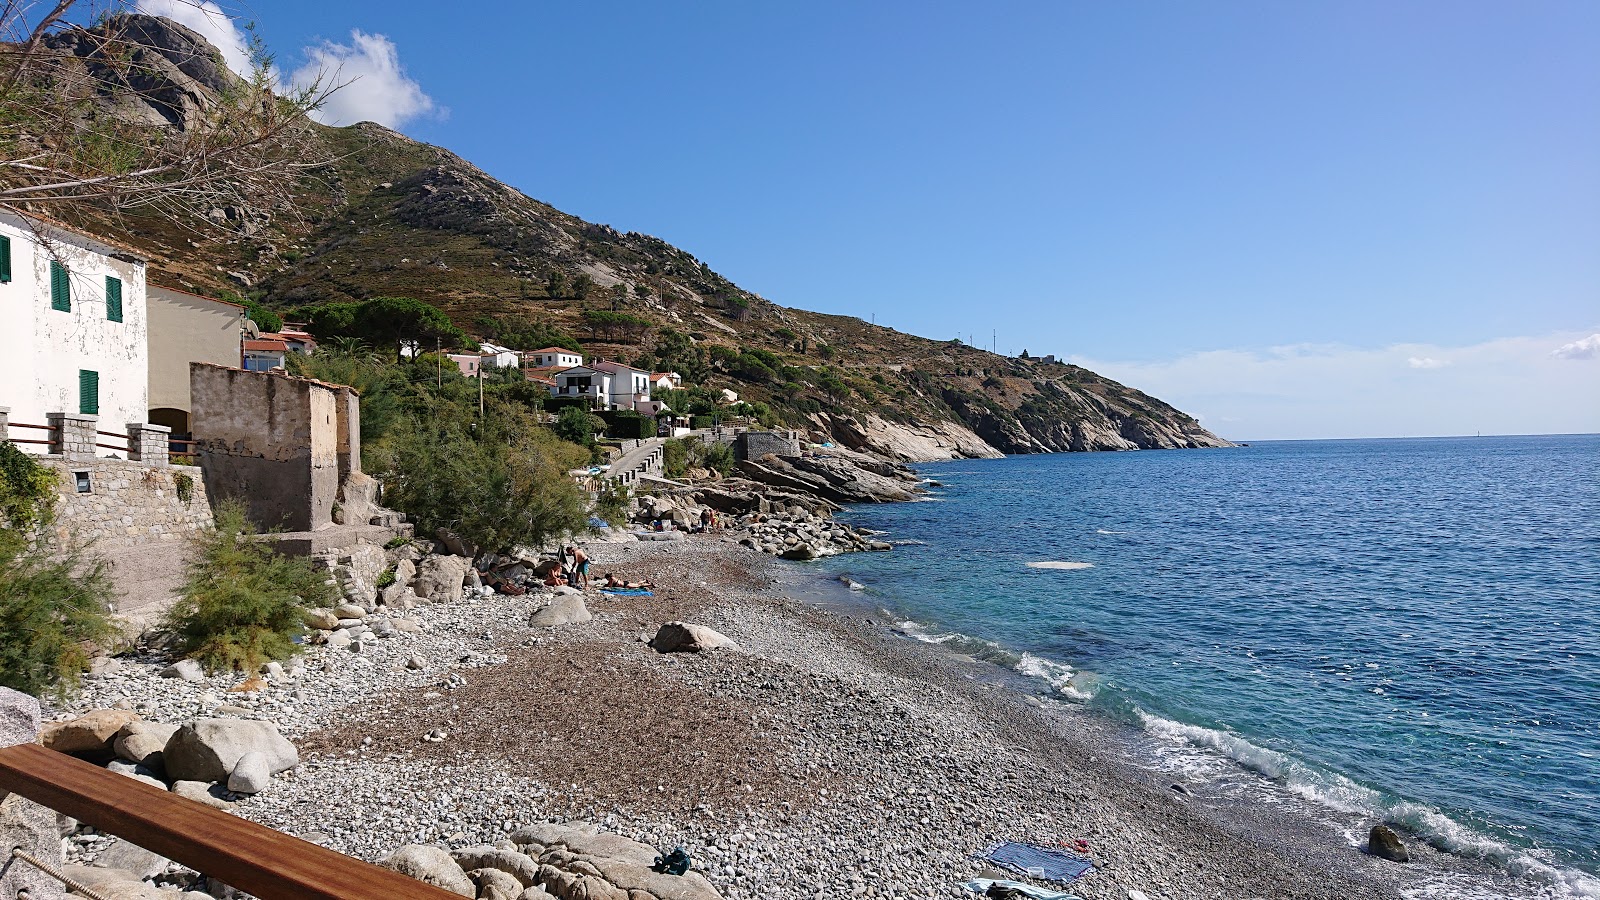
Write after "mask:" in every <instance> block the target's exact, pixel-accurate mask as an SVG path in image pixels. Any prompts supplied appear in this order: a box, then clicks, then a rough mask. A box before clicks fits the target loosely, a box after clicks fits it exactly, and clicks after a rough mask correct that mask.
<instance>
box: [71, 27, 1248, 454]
mask: <svg viewBox="0 0 1600 900" xmlns="http://www.w3.org/2000/svg"><path fill="white" fill-rule="evenodd" d="M141 31H142V32H144V33H151V34H160V35H162V37H161V39H160V40H157V41H153V42H152V43H153V45H154V46H156V47H157V49H158V50H159V49H160V48H161V47H171V46H178V45H184V44H186V43H188V42H190V41H201V40H202V39H200V38H199V37H198V35H194V34H193V32H188V31H187V29H183V28H182V26H178V25H175V24H172V23H168V22H165V21H164V20H160V21H157V20H152V22H151V23H150V24H149V26H148V27H145V28H143V29H141ZM162 52H166V51H162ZM184 88H185V90H186V91H187V92H188V94H190V95H193V94H195V93H203V92H204V91H205V90H207V88H206V86H205V85H204V84H199V83H194V82H190V83H188V84H186V85H184ZM316 138H317V143H318V144H320V146H321V147H323V148H324V149H325V157H324V158H325V159H326V160H327V161H328V162H327V163H326V165H323V166H322V167H320V168H319V169H318V170H316V171H315V172H314V173H312V174H310V175H308V176H307V177H306V178H304V179H303V181H302V182H301V184H300V188H299V190H298V191H297V198H298V199H297V202H296V203H295V204H293V206H292V208H284V209H276V210H251V209H219V210H214V211H212V214H211V221H212V227H210V228H208V229H205V230H204V231H203V232H202V233H199V234H196V233H192V232H191V231H189V230H187V229H181V228H178V227H175V226H173V225H171V224H170V223H166V222H161V221H157V220H153V219H141V218H139V217H137V216H126V215H125V216H123V217H120V218H117V217H110V216H106V217H97V220H96V221H93V222H91V223H88V224H91V225H92V226H94V227H96V228H97V229H100V230H104V231H109V232H111V233H112V236H114V237H120V238H122V239H123V240H126V241H128V242H130V243H133V244H135V245H138V246H141V247H143V248H146V249H147V250H148V251H149V252H150V253H151V254H152V256H153V257H154V261H153V263H152V265H153V268H154V270H155V275H154V277H155V278H156V280H164V281H166V282H169V283H175V284H177V285H178V286H182V287H185V288H189V289H191V290H197V291H201V292H206V291H213V292H214V291H217V290H221V289H231V290H235V291H239V292H241V293H248V294H250V295H251V296H254V297H257V298H259V299H261V300H262V301H263V302H265V303H267V304H268V305H270V306H273V307H275V308H279V309H282V310H285V311H291V310H294V309H296V308H300V307H303V306H306V305H311V304H317V303H322V302H329V301H350V300H362V299H367V298H371V297H381V296H409V297H416V298H418V299H421V300H425V301H427V302H429V303H432V304H434V305H436V306H438V307H440V308H441V309H443V310H445V311H446V312H447V313H448V314H449V315H450V317H451V318H452V320H453V321H454V322H455V323H456V324H457V325H459V326H460V327H462V328H463V329H464V330H466V331H467V332H468V333H469V334H473V335H480V336H488V337H493V336H494V335H495V334H497V333H504V332H511V333H516V332H518V331H521V332H524V333H526V332H527V331H530V330H534V329H535V328H536V327H537V328H538V329H540V331H539V333H546V334H548V333H550V332H551V331H555V332H563V333H566V334H569V335H571V336H573V337H576V338H577V339H579V340H580V341H581V342H582V344H583V347H584V350H585V351H586V352H587V353H590V354H598V355H602V356H604V357H606V358H611V359H620V360H623V361H627V362H632V363H637V364H640V365H646V366H651V367H656V368H671V369H674V370H676V371H679V372H681V373H683V374H684V375H685V376H686V377H687V378H688V380H689V381H690V382H691V383H695V384H697V385H699V386H702V387H706V388H711V389H713V390H720V389H723V388H727V389H731V390H733V391H735V392H737V393H738V394H739V395H740V397H741V398H742V399H744V400H749V401H758V402H761V403H765V404H767V405H768V406H769V407H770V408H771V410H772V415H771V416H770V417H769V418H770V419H775V420H777V421H781V422H783V423H784V424H787V425H790V426H792V427H801V428H806V429H809V430H811V431H812V432H814V434H815V436H816V437H818V438H828V437H831V438H832V439H834V440H836V441H838V442H840V443H842V444H845V445H847V446H851V447H856V448H863V449H868V450H872V451H875V452H879V453H882V454H885V455H888V456H891V457H898V458H902V459H934V458H947V457H952V456H993V455H997V453H1033V452H1044V451H1063V450H1120V449H1134V448H1180V447H1218V446H1229V444H1228V442H1226V441H1224V440H1222V439H1220V438H1218V437H1216V436H1215V435H1213V434H1211V433H1210V432H1208V431H1206V430H1205V429H1204V428H1202V427H1200V425H1199V423H1198V422H1197V421H1196V420H1195V419H1193V418H1192V417H1190V416H1188V415H1186V414H1184V413H1183V412H1181V411H1179V410H1177V409H1175V408H1173V407H1171V406H1169V405H1168V404H1166V403H1163V402H1161V401H1160V400H1157V399H1155V398H1153V397H1150V396H1147V395H1145V394H1143V393H1140V392H1139V391H1137V390H1134V389H1131V388H1128V387H1125V386H1123V385H1120V384H1117V383H1116V382H1114V381H1110V380H1109V379H1105V378H1102V377H1100V376H1098V375H1096V374H1094V373H1093V372H1090V371H1088V370H1086V369H1082V368H1078V367H1076V366H1069V365H1060V364H1049V365H1047V364H1044V363H1042V362H1038V361H1030V360H1019V359H1013V358H1008V357H1003V356H998V355H995V354H991V353H988V352H985V351H982V350H978V349H975V348H972V347H967V346H964V345H962V344H960V343H957V342H940V341H933V340H928V339H925V338H920V337H916V336H913V335H908V334H904V333H901V332H897V331H894V330H892V329H889V328H884V327H879V326H874V325H870V324H867V323H866V322H863V321H861V320H860V319H857V318H853V317H847V316H833V315H823V314H820V313H813V312H807V311H804V310H797V309H789V308H785V307H783V306H779V305H778V304H776V303H773V302H771V301H769V300H767V299H765V298H763V297H761V296H759V295H757V294H755V293H752V292H750V291H748V290H746V289H744V288H742V287H740V286H738V285H735V284H733V283H732V282H730V281H728V280H727V279H725V278H723V277H722V276H720V275H718V274H717V273H716V272H715V271H713V270H712V269H711V267H710V266H709V265H707V264H706V263H705V262H702V261H701V260H699V259H696V258H695V257H694V256H693V255H691V254H690V253H688V252H686V251H683V250H680V249H678V248H676V247H673V246H671V245H669V244H667V243H666V242H664V241H662V240H660V239H658V238H654V237H651V236H649V235H643V234H638V233H634V232H627V233H623V232H618V231H617V230H615V229H613V228H611V227H609V226H606V225H599V224H594V223H590V222H585V221H583V220H582V219H579V218H577V217H575V216H571V215H568V214H567V213H564V212H561V211H560V210H557V209H555V208H553V207H551V206H549V205H547V204H544V203H541V202H539V201H538V200H535V199H533V198H531V197H528V196H526V195H524V194H522V193H521V192H519V191H517V190H515V189H513V188H511V187H508V186H507V185H505V184H502V183H501V182H499V181H497V180H495V179H494V178H493V177H491V176H490V175H488V174H486V173H484V172H482V171H480V170H479V169H477V168H476V167H474V166H473V165H471V164H470V163H468V162H466V161H465V160H463V159H461V158H460V157H458V156H456V155H455V154H453V153H451V152H449V151H448V150H445V149H442V148H440V147H435V146H431V145H428V144H422V143H419V142H416V141H413V140H411V139H409V138H407V137H405V136H404V135H401V134H398V133H396V132H394V131H391V130H389V129H386V128H383V127H381V126H377V125H374V124H371V123H363V124H359V125H355V126H351V127H348V128H328V127H322V126H317V127H316ZM521 349H535V348H531V347H529V348H521Z"/></svg>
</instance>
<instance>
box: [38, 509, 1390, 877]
mask: <svg viewBox="0 0 1600 900" xmlns="http://www.w3.org/2000/svg"><path fill="white" fill-rule="evenodd" d="M589 550H590V553H591V555H592V557H593V558H594V561H595V569H596V571H597V572H601V573H603V572H615V573H617V574H618V575H620V576H623V577H625V578H634V579H639V578H648V579H650V580H653V581H654V582H655V584H656V585H657V589H656V591H655V595H654V596H653V597H609V596H602V595H600V594H598V593H596V592H590V593H588V594H587V595H586V598H585V599H586V602H587V605H588V607H589V610H590V612H591V613H592V614H593V616H594V618H593V620H592V621H589V622H584V623H581V624H573V625H564V626H560V627H555V628H536V627H530V626H529V625H528V624H527V622H528V619H529V615H530V614H531V613H532V612H533V611H534V610H536V609H538V608H539V607H541V606H543V605H544V604H545V603H546V602H547V601H548V599H549V598H547V597H544V596H541V595H539V594H529V595H528V596H524V597H505V596H499V595H495V596H489V597H468V598H467V599H465V600H463V601H462V602H460V603H448V602H447V603H431V604H424V605H421V606H419V607H418V608H416V609H414V610H412V611H410V612H409V613H407V614H406V617H407V619H408V620H409V621H408V622H407V623H406V624H407V628H406V629H398V628H397V629H384V631H385V633H386V634H387V636H386V637H384V638H383V639H381V640H374V641H368V642H364V646H362V647H361V648H360V650H359V652H352V650H351V649H350V648H345V647H328V646H318V647H310V648H308V649H307V652H306V653H305V654H303V655H302V656H301V657H299V658H298V659H296V660H295V661H293V662H292V663H290V664H289V665H288V666H287V667H286V668H285V669H284V671H283V672H282V673H276V672H274V673H273V674H271V675H270V676H269V677H268V678H267V679H266V681H267V683H266V684H265V685H264V686H260V685H257V688H258V689H256V690H250V691H234V690H231V689H232V688H235V687H237V686H238V685H237V682H238V679H237V677H235V678H228V677H226V676H215V677H212V678H203V679H201V680H198V681H184V680H178V679H172V678H160V677H158V675H157V673H158V671H159V670H160V669H161V668H162V667H163V666H164V665H165V664H166V661H164V660H160V659H157V658H154V657H152V658H150V659H148V660H140V659H131V660H127V661H125V662H124V664H123V665H122V666H121V667H120V668H118V669H116V670H115V671H111V672H107V673H104V674H101V675H99V676H98V677H95V678H92V679H90V680H88V681H87V682H86V683H85V687H84V690H83V691H82V692H81V693H80V694H79V695H78V696H76V697H74V698H73V699H72V700H71V701H70V702H69V703H68V704H66V705H64V706H62V707H60V708H57V709H52V710H47V718H48V717H50V715H51V714H54V716H55V717H56V718H65V717H68V716H69V715H71V714H74V713H77V712H81V711H83V710H87V709H94V708H104V707H120V708H123V709H133V710H135V711H137V712H138V713H139V714H140V715H141V716H143V717H144V718H146V719H150V720H155V721H161V722H179V721H183V720H185V719H190V718H193V717H195V716H203V715H229V716H239V717H244V718H261V719H266V720H268V721H271V722H273V723H274V724H275V725H277V726H278V728H279V729H280V730H281V731H282V732H283V733H284V734H285V735H286V736H288V737H289V738H290V739H291V740H293V741H294V743H295V744H296V745H297V746H298V747H299V750H300V759H301V764H300V765H299V766H298V767H297V768H295V769H293V770H291V771H289V772H286V773H283V774H282V775H280V776H278V777H277V778H276V779H275V780H274V781H273V783H272V786H271V787H270V788H269V789H268V790H265V791H263V792H261V793H259V794H257V795H255V796H254V797H251V798H249V799H245V800H242V802H238V803H236V804H235V805H234V806H233V808H232V809H233V811H234V812H236V813H237V814H239V815H243V816H246V817H248V818H250V819H253V820H256V821H259V822H261V823H263V824H266V825H268V826H271V827H273V828H277V829H280V830H283V831H286V832H289V833H292V834H297V835H300V836H302V837H305V838H307V839H309V840H313V841H315V842H317V843H321V844H324V845H326V846H329V847H331V848H333V849H336V850H339V851H341V852H345V853H348V854H351V855H353V856H357V857H360V858H363V859H368V860H378V859H381V858H382V857H384V856H385V855H387V854H388V853H390V852H392V851H393V850H395V849H396V848H398V847H400V846H402V845H406V844H436V845H439V846H441V847H445V848H458V847H462V846H466V845H476V844H485V843H493V842H494V841H496V840H500V839H502V838H504V837H505V836H506V835H507V834H510V833H511V832H513V831H515V830H516V829H519V828H524V827H527V826H530V825H537V824H540V823H547V822H569V821H578V822H584V823H592V824H594V825H598V826H599V827H600V828H601V829H603V830H605V831H610V832H615V833H618V834H621V835H624V836H627V837H630V838H633V839H635V840H638V841H642V842H644V843H646V844H650V845H651V846H654V847H656V848H659V849H660V850H661V851H662V852H666V851H668V850H671V849H672V848H674V847H683V848H684V849H685V850H687V851H688V852H689V854H690V856H691V857H692V859H693V861H694V868H695V870H696V871H698V872H700V873H701V874H703V875H704V876H705V877H706V878H707V879H708V880H709V881H710V883H711V884H712V885H714V886H715V887H716V889H717V890H718V891H719V892H720V893H721V894H722V895H723V896H724V897H728V898H758V897H759V898H811V897H820V898H834V897H883V898H923V897H929V898H931V897H971V896H974V894H972V893H971V892H970V891H969V890H968V889H967V888H966V887H964V883H965V882H967V881H968V880H970V879H972V878H974V877H977V876H979V875H981V874H982V873H983V871H984V869H985V868H986V867H985V865H984V864H983V863H981V861H979V860H978V859H976V858H975V857H976V855H977V854H979V853H980V852H982V851H983V850H985V849H986V848H988V847H990V846H992V845H994V844H995V843H997V842H999V841H1003V840H1019V841H1026V842H1031V843H1036V844H1048V845H1057V844H1061V843H1063V842H1073V841H1078V840H1082V841H1085V842H1087V846H1088V853H1087V856H1088V858H1089V859H1090V860H1091V861H1092V862H1093V863H1094V865H1095V868H1094V870H1093V871H1091V872H1090V873H1089V874H1088V875H1086V876H1084V877H1083V878H1081V879H1079V880H1078V881H1076V882H1074V883H1073V884H1072V885H1071V888H1070V889H1071V891H1072V892H1073V893H1074V894H1076V895H1078V896H1081V897H1083V898H1086V900H1102V898H1104V900H1123V898H1132V900H1139V898H1140V897H1141V896H1142V897H1146V898H1162V897H1167V898H1190V897H1216V898H1248V897H1261V898H1268V897H1271V898H1278V897H1305V898H1324V897H1326V898H1369V897H1370V898H1376V897H1394V896H1400V893H1401V889H1402V888H1403V887H1404V884H1403V882H1402V878H1403V876H1402V874H1400V873H1399V872H1398V870H1397V868H1396V865H1395V864H1393V863H1389V862H1386V861H1383V860H1379V859H1375V858H1372V857H1368V856H1365V855H1363V854H1360V853H1358V852H1353V851H1352V850H1351V848H1349V847H1348V846H1344V845H1342V844H1339V843H1337V842H1334V841H1329V840H1326V839H1325V835H1322V834H1320V833H1318V832H1317V831H1316V829H1315V828H1314V827H1313V826H1312V825H1310V824H1308V823H1306V822H1303V821H1301V820H1299V819H1297V818H1295V817H1292V816H1288V815H1280V814H1278V813H1276V812H1275V811H1273V810H1270V809H1261V810H1253V811H1241V810H1239V809H1238V808H1237V804H1230V803H1225V802H1222V801H1221V800H1218V801H1217V802H1215V803H1213V802H1211V801H1210V800H1209V799H1208V798H1207V797H1206V796H1205V794H1204V792H1203V790H1200V789H1195V788H1186V787H1184V786H1182V785H1179V786H1177V787H1176V788H1175V787H1174V785H1173V783H1172V781H1171V779H1170V777H1163V776H1162V775H1160V774H1159V773H1156V772H1154V771H1151V770H1149V769H1147V768H1144V767H1141V766H1139V765H1137V764H1136V763H1135V762H1134V761H1133V760H1132V759H1130V758H1129V756H1128V754H1127V753H1126V752H1125V736H1124V735H1122V734H1120V732H1119V729H1118V726H1116V725H1115V724H1114V723H1110V722H1107V721H1105V720H1103V719H1100V718H1097V717H1095V716H1092V715H1090V714H1088V713H1085V712H1083V711H1081V710H1079V709H1076V708H1074V707H1073V706H1071V705H1068V704H1062V703H1054V702H1050V701H1047V700H1044V699H1042V698H1040V697H1037V696H1032V695H1030V694H1028V693H1027V692H1026V691H1023V690H1018V689H1017V688H1016V687H1015V686H1014V685H1012V684H1009V683H1008V682H1007V679H1006V678H1005V677H1004V673H1002V672H1001V671H1000V670H999V669H998V668H997V667H994V666H990V665H988V664H985V663H981V662H978V661H975V660H971V659H968V658H964V657H960V656H957V655H954V654H951V653H949V652H948V651H945V650H943V649H942V648H940V647H937V646H931V645H928V644H923V643H918V642H914V641H911V640H907V639H905V638H904V637H903V636H900V635H898V634H897V633H895V631H894V629H893V628H892V627H889V626H888V625H887V624H886V623H884V622H881V621H877V620H876V619H875V617H874V616H873V615H872V614H871V611H870V610H867V609H864V608H863V609H850V608H847V607H841V606H836V605H829V604H819V603H817V602H812V601H809V600H807V599H804V598H801V599H796V596H797V595H799V594H801V593H802V591H801V590H800V588H801V587H802V581H801V580H800V579H798V578H797V577H796V576H797V573H799V572H801V571H803V569H802V568H801V567H802V566H803V565H804V564H798V565H797V564H792V563H786V562H780V561H777V560H774V559H772V558H771V557H770V556H766V555H763V554H761V553H759V552H757V551H753V550H749V549H747V548H744V547H741V546H739V545H738V544H737V543H735V541H734V539H733V538H732V537H729V536H722V535H708V536H697V537H691V538H689V539H687V540H680V541H665V542H651V543H645V542H631V541H630V542H618V543H596V544H593V545H591V546H590V547H589ZM379 615H382V613H380V614H379ZM675 620H676V621H687V622H693V623H697V624H700V625H705V626H709V627H710V628H713V629H716V630H717V631H719V632H721V633H722V634H724V635H727V636H728V637H729V638H731V639H733V640H734V641H736V642H737V643H738V644H739V649H738V650H736V651H735V650H719V651H715V652H702V653H674V654H662V653H657V652H656V651H655V650H654V649H652V648H651V647H650V646H648V644H647V641H648V640H649V639H650V638H651V637H652V636H653V635H654V634H655V633H656V629H657V628H658V627H659V626H660V625H661V624H662V623H663V622H667V621H675ZM73 840H75V841H76V842H77V846H76V849H75V852H76V854H77V855H78V856H79V857H80V858H88V857H92V856H93V855H94V854H95V853H96V852H98V851H99V850H101V849H103V843H104V840H105V839H100V838H97V837H95V836H92V835H91V836H88V837H81V838H74V839H73Z"/></svg>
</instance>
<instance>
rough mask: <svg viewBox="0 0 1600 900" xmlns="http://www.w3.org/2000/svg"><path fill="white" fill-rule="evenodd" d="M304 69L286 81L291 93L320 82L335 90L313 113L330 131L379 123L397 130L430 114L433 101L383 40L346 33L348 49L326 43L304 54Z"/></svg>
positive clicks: (389, 45) (396, 52)
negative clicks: (291, 90) (347, 35)
mask: <svg viewBox="0 0 1600 900" xmlns="http://www.w3.org/2000/svg"><path fill="white" fill-rule="evenodd" d="M305 57H306V64H305V65H303V66H301V67H300V68H298V69H296V70H295V71H294V74H292V75H290V76H289V82H290V84H293V85H294V86H295V87H299V88H304V87H308V86H310V85H312V84H314V83H316V82H317V81H318V79H319V78H320V79H321V81H322V87H323V88H328V87H336V88H337V89H336V90H334V92H333V93H332V95H330V96H329V97H328V99H327V102H326V103H325V104H323V106H322V108H321V109H319V110H318V111H317V112H316V114H315V115H316V119H317V121H319V122H323V123H325V124H328V125H354V124H355V123H357V122H364V121H370V122H377V123H378V124H380V125H387V126H389V127H390V128H399V127H400V126H401V125H404V124H405V123H406V122H409V121H411V120H412V119H414V118H416V117H417V116H420V115H423V114H425V113H429V112H433V110H434V103H433V98H431V97H429V96H428V95H427V94H425V93H423V90H422V85H420V84H418V83H417V82H415V81H413V80H412V79H411V78H410V77H409V76H407V75H406V72H405V69H404V68H403V67H402V66H401V65H400V53H399V51H398V50H397V49H396V48H395V45H394V42H393V41H391V40H389V39H388V38H387V37H385V36H383V35H381V34H367V33H366V32H364V31H361V30H359V29H356V30H352V31H351V32H350V43H348V44H336V43H333V42H332V41H324V42H322V43H321V44H317V45H314V46H311V47H307V48H306V49H305Z"/></svg>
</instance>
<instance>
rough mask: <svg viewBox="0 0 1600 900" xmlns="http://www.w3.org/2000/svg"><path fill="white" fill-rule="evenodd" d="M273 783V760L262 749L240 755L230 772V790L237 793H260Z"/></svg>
mask: <svg viewBox="0 0 1600 900" xmlns="http://www.w3.org/2000/svg"><path fill="white" fill-rule="evenodd" d="M271 783H272V762H271V761H270V760H268V759H267V755H266V754H265V753H262V752H261V751H260V750H251V751H250V752H249V753H246V754H245V755H243V756H241V757H239V761H238V762H237V763H235V764H234V766H233V771H232V772H229V773H228V790H230V791H233V792H234V793H235V794H259V793H261V792H262V791H264V790H266V789H267V785H269V784H271Z"/></svg>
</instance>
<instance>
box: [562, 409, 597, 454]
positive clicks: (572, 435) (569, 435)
mask: <svg viewBox="0 0 1600 900" xmlns="http://www.w3.org/2000/svg"><path fill="white" fill-rule="evenodd" d="M604 427H605V420H604V419H600V418H598V417H597V416H594V415H591V414H590V413H589V411H588V410H587V409H584V408H583V407H581V406H568V407H566V408H564V409H562V410H561V414H560V415H558V416H556V424H555V432H556V437H559V438H561V439H562V440H564V441H570V442H572V443H574V444H577V445H578V446H580V447H592V446H594V433H595V432H596V431H598V430H600V429H601V428H604Z"/></svg>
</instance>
